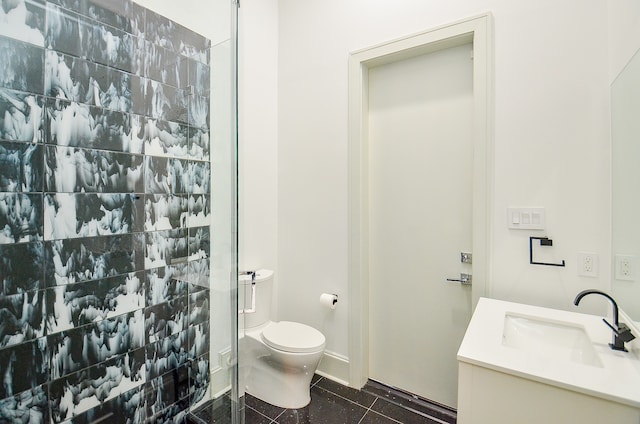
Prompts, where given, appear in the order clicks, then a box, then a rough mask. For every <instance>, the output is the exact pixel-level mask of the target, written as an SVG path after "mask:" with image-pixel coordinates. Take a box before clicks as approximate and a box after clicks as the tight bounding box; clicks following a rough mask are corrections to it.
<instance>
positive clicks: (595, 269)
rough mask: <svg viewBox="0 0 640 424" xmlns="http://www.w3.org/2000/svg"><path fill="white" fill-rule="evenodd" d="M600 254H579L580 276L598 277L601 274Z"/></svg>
mask: <svg viewBox="0 0 640 424" xmlns="http://www.w3.org/2000/svg"><path fill="white" fill-rule="evenodd" d="M599 262H600V261H599V259H598V254H597V253H593V252H578V261H577V265H578V275H579V276H582V277H597V276H598V274H599V272H600V269H599V268H600V264H599Z"/></svg>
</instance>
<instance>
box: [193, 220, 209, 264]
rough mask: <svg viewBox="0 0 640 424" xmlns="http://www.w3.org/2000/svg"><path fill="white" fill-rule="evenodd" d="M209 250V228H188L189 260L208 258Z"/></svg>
mask: <svg viewBox="0 0 640 424" xmlns="http://www.w3.org/2000/svg"><path fill="white" fill-rule="evenodd" d="M210 250H211V235H210V227H208V226H207V227H192V228H189V260H190V261H197V260H199V259H205V258H208V257H209V255H210Z"/></svg>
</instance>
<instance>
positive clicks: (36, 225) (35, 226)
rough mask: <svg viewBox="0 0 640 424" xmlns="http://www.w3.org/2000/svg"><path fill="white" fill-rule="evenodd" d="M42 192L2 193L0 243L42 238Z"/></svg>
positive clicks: (0, 198)
mask: <svg viewBox="0 0 640 424" xmlns="http://www.w3.org/2000/svg"><path fill="white" fill-rule="evenodd" d="M42 206H43V205H42V194H36V193H30V194H27V193H0V229H2V231H0V244H11V243H21V242H29V241H37V240H42V234H43V218H44V216H43V210H42Z"/></svg>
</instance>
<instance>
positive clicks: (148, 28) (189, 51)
mask: <svg viewBox="0 0 640 424" xmlns="http://www.w3.org/2000/svg"><path fill="white" fill-rule="evenodd" d="M145 38H146V39H147V40H149V41H151V42H153V43H155V44H158V45H160V46H162V47H164V48H166V49H170V50H173V51H175V52H178V53H180V54H181V55H183V56H187V57H189V58H192V59H195V60H199V61H200V62H202V63H206V64H209V58H210V49H211V41H210V40H209V39H207V38H206V37H203V36H202V35H200V34H197V33H195V32H193V31H191V30H190V29H187V28H185V27H183V26H182V25H180V24H177V23H175V22H173V21H171V20H169V19H167V18H166V17H164V16H161V15H158V14H157V13H154V12H152V11H150V10H147V11H146V20H145Z"/></svg>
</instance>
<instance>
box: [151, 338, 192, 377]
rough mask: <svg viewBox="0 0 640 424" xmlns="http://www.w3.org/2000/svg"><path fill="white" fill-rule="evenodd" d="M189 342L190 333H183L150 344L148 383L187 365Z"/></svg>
mask: <svg viewBox="0 0 640 424" xmlns="http://www.w3.org/2000/svg"><path fill="white" fill-rule="evenodd" d="M188 342H189V340H188V331H182V332H180V333H178V334H173V335H170V336H167V337H164V338H161V339H159V340H158V341H156V342H152V343H149V344H148V345H147V346H146V352H147V362H146V369H147V381H148V380H151V379H154V378H156V377H160V376H161V375H163V374H165V373H167V372H171V371H173V370H175V369H178V368H180V367H182V366H184V365H186V364H187V363H188V361H189V353H188V352H187V346H188Z"/></svg>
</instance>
